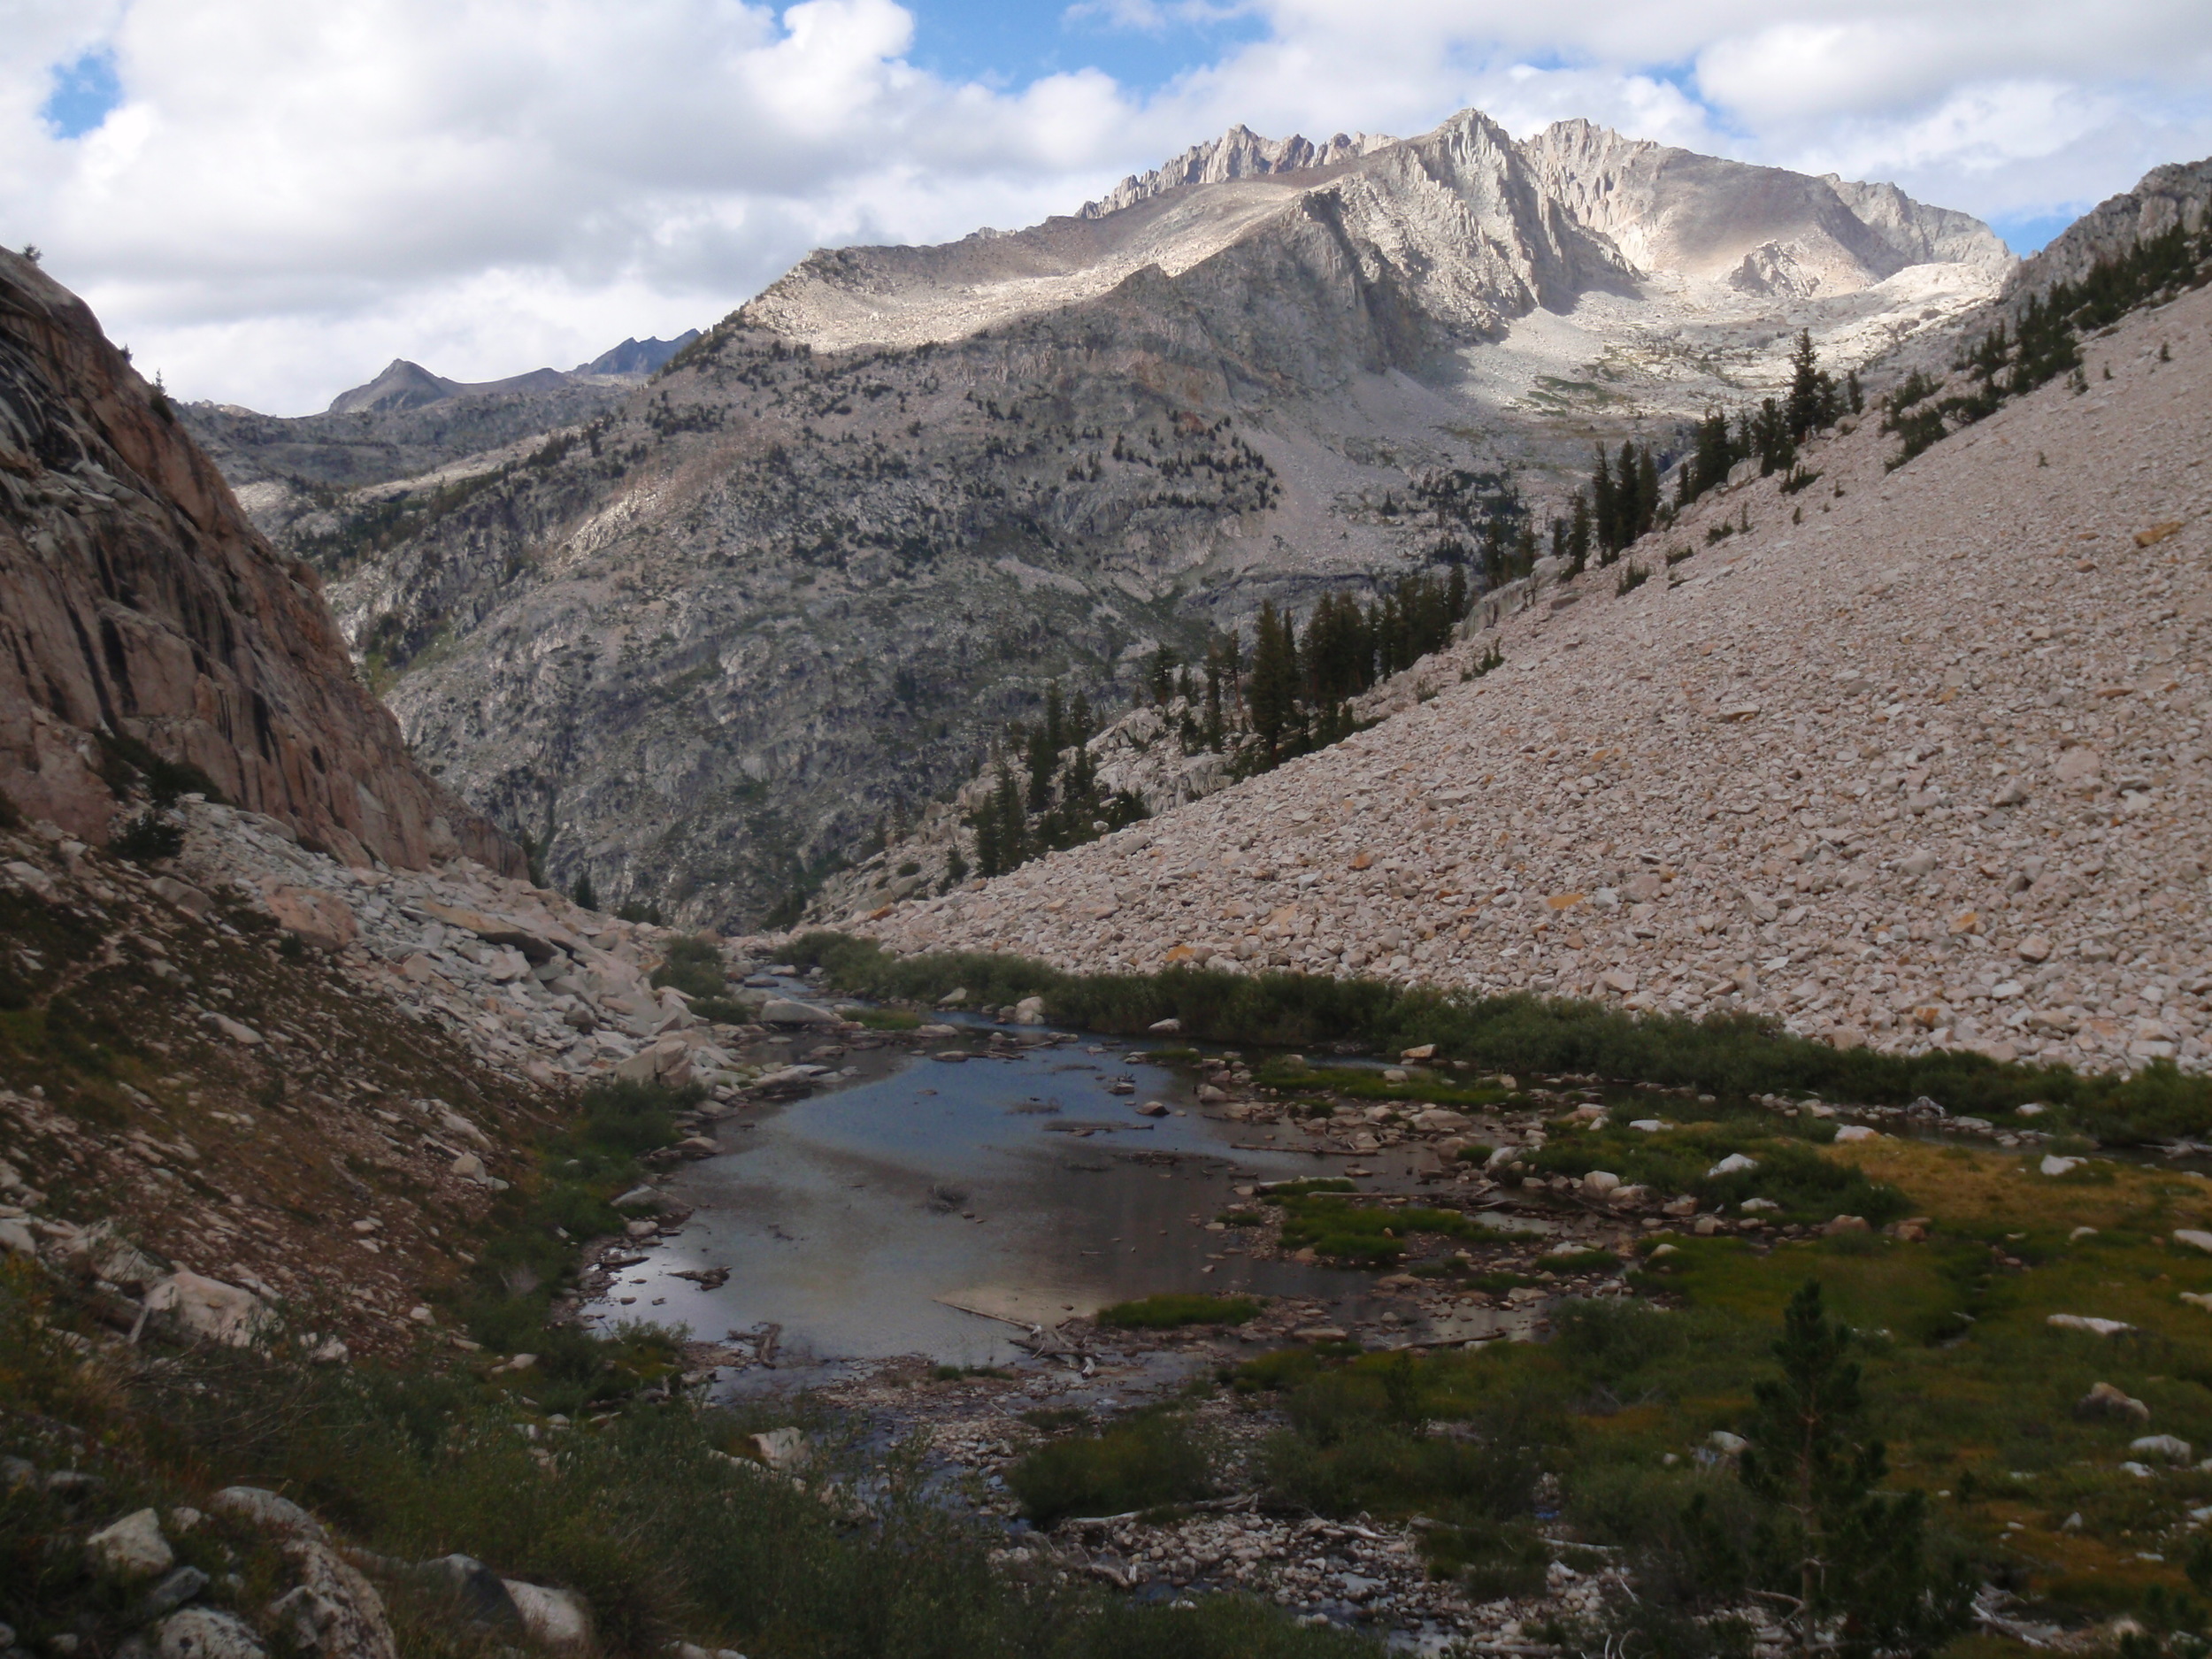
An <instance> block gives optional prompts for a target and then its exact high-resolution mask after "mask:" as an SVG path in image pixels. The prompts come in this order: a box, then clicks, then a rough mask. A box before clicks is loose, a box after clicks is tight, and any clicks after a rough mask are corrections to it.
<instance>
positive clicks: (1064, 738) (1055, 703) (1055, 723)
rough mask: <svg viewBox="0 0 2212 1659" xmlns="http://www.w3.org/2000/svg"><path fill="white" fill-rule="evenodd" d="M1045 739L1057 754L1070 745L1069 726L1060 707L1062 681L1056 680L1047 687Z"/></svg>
mask: <svg viewBox="0 0 2212 1659" xmlns="http://www.w3.org/2000/svg"><path fill="white" fill-rule="evenodd" d="M1045 741H1046V742H1047V743H1048V745H1050V747H1051V749H1052V752H1053V753H1054V754H1055V755H1057V754H1058V753H1059V752H1060V751H1061V750H1062V749H1065V748H1066V747H1067V746H1068V728H1067V725H1066V722H1065V719H1064V717H1063V715H1062V713H1061V708H1060V682H1059V681H1058V680H1053V681H1051V682H1049V683H1048V685H1047V686H1046V687H1045Z"/></svg>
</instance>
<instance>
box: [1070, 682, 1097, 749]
mask: <svg viewBox="0 0 2212 1659" xmlns="http://www.w3.org/2000/svg"><path fill="white" fill-rule="evenodd" d="M1092 734H1093V733H1092V726H1091V700H1090V699H1089V698H1088V697H1087V696H1085V695H1083V694H1082V693H1081V692H1077V693H1076V694H1075V703H1074V704H1073V706H1072V707H1071V708H1070V709H1069V710H1068V742H1069V743H1070V744H1071V745H1072V746H1073V747H1075V748H1077V749H1080V748H1082V747H1083V745H1084V744H1086V743H1087V742H1089V741H1091V737H1092Z"/></svg>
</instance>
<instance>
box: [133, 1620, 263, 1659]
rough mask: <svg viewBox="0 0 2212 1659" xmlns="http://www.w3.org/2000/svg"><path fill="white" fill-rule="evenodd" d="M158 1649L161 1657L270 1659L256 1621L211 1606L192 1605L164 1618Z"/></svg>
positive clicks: (185, 1658) (167, 1658)
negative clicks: (246, 1619)
mask: <svg viewBox="0 0 2212 1659" xmlns="http://www.w3.org/2000/svg"><path fill="white" fill-rule="evenodd" d="M154 1652H155V1653H156V1654H157V1655H159V1659H268V1650H267V1649H266V1648H265V1647H262V1645H261V1640H260V1638H259V1637H257V1636H256V1635H255V1634H254V1631H253V1626H252V1625H250V1624H247V1623H246V1621H245V1620H244V1619H242V1618H240V1617H238V1616H237V1615H236V1614H235V1613H225V1612H221V1611H219V1610H218V1609H214V1608H211V1607H188V1608H186V1609H184V1611H183V1612H181V1613H172V1614H171V1615H170V1616H169V1617H167V1618H165V1619H164V1620H162V1621H161V1628H160V1630H159V1631H158V1632H156V1634H155V1637H154Z"/></svg>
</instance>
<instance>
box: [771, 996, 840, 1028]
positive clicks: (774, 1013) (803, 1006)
mask: <svg viewBox="0 0 2212 1659" xmlns="http://www.w3.org/2000/svg"><path fill="white" fill-rule="evenodd" d="M760 1018H761V1019H762V1020H763V1021H764V1023H765V1024H767V1025H836V1024H837V1023H838V1019H837V1016H836V1015H834V1014H833V1013H831V1012H830V1011H829V1010H827V1009H826V1008H817V1007H815V1006H814V1004H813V1003H811V1002H793V1001H792V1000H791V999H790V998H789V997H787V996H779V997H773V998H771V999H770V1000H769V1001H768V1002H765V1003H764V1004H762V1006H761V1010H760Z"/></svg>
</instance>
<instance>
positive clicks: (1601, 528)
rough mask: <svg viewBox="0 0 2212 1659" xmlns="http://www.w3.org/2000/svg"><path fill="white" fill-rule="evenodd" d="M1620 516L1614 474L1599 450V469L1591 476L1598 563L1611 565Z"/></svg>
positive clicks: (1591, 501)
mask: <svg viewBox="0 0 2212 1659" xmlns="http://www.w3.org/2000/svg"><path fill="white" fill-rule="evenodd" d="M1619 516H1620V509H1619V508H1618V506H1617V505H1616V504H1615V503H1614V499H1613V472H1612V467H1611V464H1610V463H1609V461H1608V460H1607V459H1606V457H1605V451H1604V449H1602V448H1601V449H1599V450H1598V464H1597V469H1596V470H1595V471H1594V472H1592V473H1591V474H1590V519H1591V524H1590V529H1591V533H1592V534H1594V536H1595V537H1596V538H1597V544H1598V563H1599V564H1601V565H1610V564H1611V563H1612V562H1613V554H1614V552H1615V551H1616V550H1617V543H1616V542H1615V541H1614V540H1613V526H1614V523H1615V522H1616V520H1617V518H1619Z"/></svg>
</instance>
